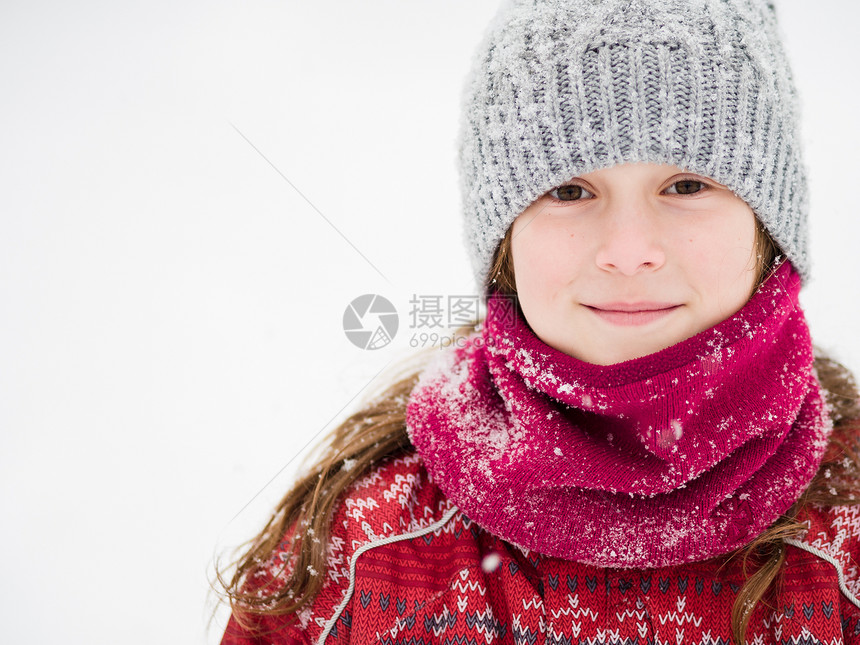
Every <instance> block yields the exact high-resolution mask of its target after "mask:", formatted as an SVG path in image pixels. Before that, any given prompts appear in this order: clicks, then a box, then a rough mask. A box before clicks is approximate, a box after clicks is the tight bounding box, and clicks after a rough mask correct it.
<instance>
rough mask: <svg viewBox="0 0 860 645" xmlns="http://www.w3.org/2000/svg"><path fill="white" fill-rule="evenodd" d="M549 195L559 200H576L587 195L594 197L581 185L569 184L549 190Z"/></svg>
mask: <svg viewBox="0 0 860 645" xmlns="http://www.w3.org/2000/svg"><path fill="white" fill-rule="evenodd" d="M549 195H550V197H552V198H553V199H555V200H557V201H560V202H576V201H579V200H581V199H585V198H588V197H594V195H592V194H591V193H590V192H588V191H587V190H585V188H583V187H582V186H577V185H576V184H570V185H569V186H559V187H558V188H553V189H552V190H551V191H549Z"/></svg>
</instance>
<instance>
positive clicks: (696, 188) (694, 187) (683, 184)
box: [666, 179, 708, 195]
mask: <svg viewBox="0 0 860 645" xmlns="http://www.w3.org/2000/svg"><path fill="white" fill-rule="evenodd" d="M707 187H708V185H707V184H706V183H705V182H703V181H698V180H696V179H682V180H680V181H676V182H675V183H674V184H672V185H671V186H669V187H668V188H667V189H666V192H667V193H669V194H670V195H695V194H696V193H699V192H701V191H703V190H704V189H705V188H707Z"/></svg>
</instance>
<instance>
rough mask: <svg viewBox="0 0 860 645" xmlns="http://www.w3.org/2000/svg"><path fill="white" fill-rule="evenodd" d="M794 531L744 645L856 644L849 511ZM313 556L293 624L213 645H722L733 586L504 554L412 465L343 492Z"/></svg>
mask: <svg viewBox="0 0 860 645" xmlns="http://www.w3.org/2000/svg"><path fill="white" fill-rule="evenodd" d="M805 519H806V521H807V523H808V525H809V527H810V528H809V530H808V531H807V533H806V535H805V536H804V537H803V539H802V540H792V541H789V547H788V555H787V558H786V561H785V565H784V575H783V582H782V585H781V587H780V593H779V595H778V596H777V606H776V607H775V608H768V607H765V606H764V604H763V603H759V605H758V607H757V609H756V611H755V613H754V615H753V617H752V619H751V621H750V627H749V630H748V633H747V641H748V642H749V643H791V644H800V643H804V644H807V643H809V644H811V643H827V644H828V645H829V644H834V643H858V644H860V608H858V607H860V601H858V597H860V571H858V560H860V508H858V507H856V506H854V507H839V508H833V509H813V510H811V511H810V512H809V513H808V515H807V517H806V518H805ZM572 539H576V536H572ZM327 553H328V565H327V569H326V571H321V572H319V573H318V574H317V575H323V576H325V581H324V584H323V588H322V591H321V592H320V594H319V595H318V596H317V597H316V599H315V600H314V602H313V604H312V605H311V606H310V607H308V608H307V609H306V610H305V611H303V612H301V613H300V615H299V617H298V618H299V620H298V624H292V625H288V624H287V622H288V621H286V620H285V619H284V618H265V619H260V620H259V623H258V624H257V625H256V631H257V634H256V635H255V633H254V631H253V630H252V631H246V630H243V629H241V628H240V627H239V625H238V624H237V622H236V621H235V620H234V619H231V621H230V623H229V625H228V626H227V630H226V632H225V634H224V639H223V641H222V645H240V644H241V645H248V644H251V643H254V644H262V643H278V644H294V643H326V644H327V645H336V644H342V643H352V644H356V643H361V644H365V643H381V644H391V645H394V644H403V645H406V644H408V645H422V644H424V643H428V644H429V643H445V644H457V645H478V644H483V643H486V644H487V645H490V644H493V643H495V644H498V645H502V644H508V643H511V644H518V645H519V644H523V645H526V644H527V645H538V644H544V643H552V644H561V643H564V644H566V645H573V644H584V643H588V644H591V645H595V644H598V643H619V644H622V643H623V644H630V645H632V644H646V643H654V644H658V643H672V644H673V645H682V644H684V643H691V644H718V643H719V644H723V643H725V644H728V643H731V642H732V638H731V609H732V604H733V602H734V599H735V596H736V594H737V591H738V589H739V588H740V585H741V584H742V583H743V580H744V577H743V574H742V571H741V566H740V563H739V562H737V561H729V562H728V563H727V562H726V560H725V559H724V558H718V559H714V560H708V561H705V562H699V563H694V564H688V565H683V566H676V567H666V568H660V569H647V570H645V569H604V568H599V567H593V566H589V565H585V564H579V563H576V562H570V561H564V560H559V559H557V558H551V557H548V556H544V555H541V554H539V553H536V552H534V551H528V550H522V549H520V548H518V547H514V546H512V545H510V544H508V543H506V542H504V541H503V540H500V539H499V538H496V537H494V536H492V535H490V534H489V533H487V532H486V531H484V530H482V529H481V528H480V527H479V526H478V525H476V524H475V523H474V522H472V521H470V520H469V519H468V518H467V517H466V516H465V515H463V513H462V512H460V511H459V510H458V509H457V508H456V507H455V506H454V505H453V504H452V503H451V502H450V501H449V500H448V499H447V498H446V497H445V495H444V493H442V491H441V490H440V489H439V488H438V487H437V486H435V485H434V484H433V483H432V482H431V481H429V480H428V476H427V472H426V470H425V469H424V467H423V465H422V462H421V459H420V458H419V457H417V456H416V455H411V456H409V457H406V458H402V459H397V460H393V461H390V462H388V463H386V464H385V465H383V466H382V467H380V468H377V469H376V470H374V471H373V472H371V473H370V474H368V475H366V476H365V477H363V478H361V479H360V480H358V481H357V482H356V483H355V484H354V485H353V486H352V488H351V489H350V490H349V491H348V492H347V493H346V494H345V496H344V498H343V500H342V501H341V502H340V503H339V505H338V506H337V507H336V510H335V516H334V519H333V524H332V536H331V539H330V541H329V544H328V551H327ZM281 562H282V557H280V555H278V556H276V557H275V558H273V560H272V561H271V562H270V563H269V570H268V571H263V572H262V575H263V576H267V575H271V572H273V571H276V570H277V569H279V568H280V567H281V566H282V565H281ZM294 622H295V621H294Z"/></svg>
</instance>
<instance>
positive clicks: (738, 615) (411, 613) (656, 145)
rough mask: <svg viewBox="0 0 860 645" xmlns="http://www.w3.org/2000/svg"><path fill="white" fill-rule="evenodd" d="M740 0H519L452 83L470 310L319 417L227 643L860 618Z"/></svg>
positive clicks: (781, 125) (784, 179)
mask: <svg viewBox="0 0 860 645" xmlns="http://www.w3.org/2000/svg"><path fill="white" fill-rule="evenodd" d="M776 33H777V28H776V24H775V16H774V10H773V6H772V4H771V3H769V2H764V1H760V0H518V1H516V2H513V3H511V4H510V5H509V6H507V7H506V8H505V9H503V10H502V12H501V13H500V14H499V17H498V19H497V20H496V21H495V22H494V24H493V25H491V28H490V29H489V31H488V33H487V36H486V38H485V41H484V43H483V45H482V47H481V49H480V53H479V56H478V57H477V59H476V62H475V66H474V70H473V72H472V75H471V77H470V80H469V83H468V86H467V95H466V101H465V103H464V108H465V115H464V127H463V132H462V136H461V143H460V163H461V171H462V179H463V195H464V202H465V222H466V232H467V235H466V238H467V244H468V249H469V253H470V256H471V258H472V261H473V265H474V267H475V271H476V275H477V276H478V277H479V279H480V280H481V281H482V284H483V287H484V293H483V295H484V296H485V297H486V305H487V314H486V318H485V320H484V321H483V323H482V324H481V325H479V326H478V327H477V328H476V329H473V330H470V331H469V333H468V335H467V336H465V337H463V338H461V339H460V341H461V342H459V343H458V344H457V345H456V346H455V347H452V348H450V349H448V350H445V351H441V352H438V356H437V358H435V359H434V360H432V361H430V362H429V363H428V364H427V365H425V366H424V368H423V369H422V370H421V371H420V373H417V374H412V375H410V376H408V377H406V378H404V379H403V380H401V381H399V382H397V383H395V384H394V385H392V386H391V387H390V388H389V389H388V390H387V392H386V393H385V394H384V395H383V396H382V397H381V398H379V399H377V400H376V401H374V402H373V403H372V404H371V405H369V406H368V407H367V408H365V409H363V410H361V411H360V412H357V413H356V414H354V415H353V416H351V417H350V418H349V419H347V420H346V421H345V422H344V423H343V424H342V425H341V426H340V427H339V428H338V429H337V430H336V431H335V432H334V433H333V435H332V437H331V438H330V441H329V445H330V450H329V451H328V453H327V455H326V456H325V458H324V459H323V460H322V461H321V463H319V464H318V465H317V466H316V467H315V468H314V469H313V470H312V472H311V473H310V474H309V475H307V476H306V477H304V478H303V479H302V480H300V481H299V482H298V483H297V484H296V485H295V487H294V488H293V490H292V491H290V493H289V494H288V495H287V496H286V497H285V498H284V500H283V502H282V503H281V505H280V506H279V508H278V509H277V511H276V513H275V515H274V516H273V518H272V520H271V521H270V522H269V524H268V525H267V526H266V527H265V529H264V530H263V532H262V533H261V534H260V535H259V536H258V537H257V538H255V539H254V540H253V541H252V543H251V547H250V549H249V550H248V552H247V553H246V554H245V556H244V557H243V558H242V559H241V560H240V561H239V562H238V565H237V568H236V570H235V573H234V574H233V575H232V576H231V577H230V578H229V579H228V580H227V582H226V588H227V593H228V595H229V598H230V600H231V602H232V606H233V617H232V619H231V621H230V623H229V625H228V627H227V630H226V632H225V635H224V641H223V642H224V643H230V644H233V643H235V644H238V643H328V644H333V643H346V642H350V643H478V642H484V641H486V643H493V642H495V643H530V644H533V643H562V642H564V643H610V642H611V643H669V642H671V643H676V644H677V645H680V644H682V643H729V642H736V643H742V642H755V643H766V642H767V643H770V642H780V643H782V642H786V643H801V642H802V643H819V642H821V643H841V642H857V643H860V571H858V568H857V562H858V560H860V513H858V507H857V506H856V505H855V501H856V500H855V495H856V494H858V488H860V482H858V476H860V462H858V459H857V454H856V449H857V444H858V432H860V406H858V393H857V390H856V388H855V386H854V383H853V380H852V378H851V376H850V374H848V373H847V372H846V370H845V369H844V368H842V367H841V366H839V365H838V364H837V363H835V362H833V361H831V360H829V359H827V358H825V357H823V356H814V355H813V347H812V342H811V339H810V336H809V331H808V328H807V326H806V323H805V320H804V316H803V312H802V311H801V310H800V308H799V306H798V292H799V290H800V287H801V285H802V283H803V282H804V281H805V280H806V279H807V278H808V275H809V258H808V257H807V240H806V238H807V224H806V211H807V195H806V178H805V174H804V169H803V165H802V160H801V154H800V148H799V141H798V134H797V123H796V107H795V100H796V97H795V91H794V88H793V85H792V80H791V76H790V73H789V70H788V67H787V63H786V59H785V55H784V53H783V49H782V46H781V44H780V42H779V40H778V38H777V35H776Z"/></svg>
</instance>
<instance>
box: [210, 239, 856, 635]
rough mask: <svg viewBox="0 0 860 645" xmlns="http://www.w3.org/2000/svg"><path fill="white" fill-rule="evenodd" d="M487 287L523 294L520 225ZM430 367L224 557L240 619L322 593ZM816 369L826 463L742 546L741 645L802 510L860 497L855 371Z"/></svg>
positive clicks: (773, 253) (772, 247)
mask: <svg viewBox="0 0 860 645" xmlns="http://www.w3.org/2000/svg"><path fill="white" fill-rule="evenodd" d="M753 253H754V254H755V257H756V261H757V266H758V280H757V284H756V287H757V286H758V285H759V284H761V282H762V281H763V280H764V279H766V277H767V276H768V275H769V273H770V271H771V270H772V267H773V265H774V263H775V260H776V259H777V257H778V249H777V246H776V244H775V243H774V242H773V240H772V239H771V238H770V236H769V235H768V234H767V231H766V230H765V229H764V228H763V227H762V226H761V225H760V224H758V222H757V226H756V242H755V246H754V249H753ZM484 286H485V291H486V293H494V292H495V293H501V294H506V295H511V296H515V295H516V281H515V275H514V265H513V258H512V254H511V228H509V229H508V232H507V234H506V235H505V237H504V239H503V240H502V241H501V243H500V244H499V246H498V248H497V249H496V253H495V255H494V258H493V263H492V266H491V269H490V271H489V273H488V274H487V277H486V281H485V284H484ZM474 327H475V325H469V326H466V327H461V328H460V329H459V330H457V332H456V334H457V335H458V336H462V335H465V334H468V333H470V332H471V331H473V330H474ZM428 355H429V354H428V353H425V354H424V357H426V356H428ZM416 363H417V365H416ZM422 366H423V357H418V359H417V360H416V361H415V363H413V364H412V365H411V367H407V368H406V369H405V370H404V371H403V372H401V374H400V376H399V377H398V378H396V379H394V381H393V383H392V384H391V385H390V386H388V388H387V389H385V390H384V391H383V392H382V393H381V394H380V395H379V396H378V397H376V398H375V399H373V400H372V401H370V402H369V403H367V404H366V405H365V406H364V407H363V408H362V409H360V410H358V411H357V412H355V413H354V414H352V415H351V416H350V417H349V418H347V419H346V420H345V421H344V422H343V423H341V424H340V425H339V426H338V427H337V428H335V429H334V430H333V431H332V432H331V434H330V435H329V436H328V437H327V439H326V440H325V441H324V447H325V448H326V449H325V450H324V451H323V453H322V456H321V457H319V458H318V460H317V462H316V463H315V464H314V465H313V466H312V467H311V468H310V470H309V472H308V474H306V475H304V476H303V477H301V478H300V479H299V480H298V481H297V482H296V483H295V485H294V486H293V488H292V489H291V490H290V491H289V492H288V493H287V494H286V495H285V496H284V498H283V499H282V500H281V502H280V503H279V504H278V506H277V508H276V509H275V512H274V514H273V515H272V517H271V519H270V520H269V521H268V523H267V524H266V526H265V527H264V528H263V530H262V531H261V532H260V534H259V535H257V536H256V537H255V538H253V539H252V540H250V541H249V542H248V543H247V544H246V545H245V547H244V551H243V552H242V555H241V556H240V557H239V558H238V559H237V560H236V561H235V563H234V564H233V565H232V566H228V567H225V568H221V567H220V566H218V565H216V570H217V582H218V584H219V585H220V586H221V588H222V589H223V595H224V596H225V597H226V598H227V599H228V600H229V602H230V605H231V608H232V611H233V615H234V617H235V618H236V620H237V621H239V622H240V624H243V625H246V626H250V625H251V623H252V622H253V618H254V616H257V615H284V616H286V617H287V620H290V619H291V618H295V615H296V614H297V613H298V612H299V611H300V610H301V609H302V608H304V607H305V606H307V605H308V604H309V603H310V602H311V601H312V600H313V598H314V597H315V596H316V595H317V593H319V591H320V589H321V587H322V584H323V579H324V577H323V576H322V575H315V573H316V572H321V571H324V570H325V566H326V553H325V548H326V544H327V543H328V540H329V537H330V528H329V524H330V520H331V515H332V512H333V510H334V507H335V505H336V503H337V501H338V499H339V498H340V496H341V495H342V494H343V493H344V491H346V490H347V489H348V488H349V487H350V486H351V485H352V484H353V483H354V482H355V481H356V480H357V479H358V478H360V477H361V476H363V475H365V474H366V473H367V472H368V471H370V470H371V469H372V468H374V467H375V466H377V465H379V464H381V463H382V462H384V461H386V460H389V459H392V458H396V457H399V456H404V455H407V454H409V453H411V452H412V451H413V450H414V449H413V447H412V445H411V443H410V441H409V437H408V435H407V433H406V402H407V400H408V397H409V394H410V392H411V391H412V389H413V388H414V387H415V383H416V381H417V379H418V375H419V374H420V372H421V368H422ZM815 369H816V371H817V374H818V378H819V381H820V382H821V385H822V388H823V389H824V391H825V395H826V398H827V401H828V404H829V405H830V408H831V416H832V419H833V422H834V430H833V434H832V435H831V439H830V444H829V447H828V450H827V453H826V454H825V456H824V461H823V462H822V464H821V467H820V468H819V470H818V473H817V474H816V476H815V478H814V479H813V481H812V483H811V484H810V485H809V487H808V488H807V490H806V491H805V492H804V494H803V495H802V496H801V498H800V499H799V500H798V501H797V502H796V503H795V504H794V506H792V508H791V509H790V510H789V511H788V512H787V513H786V514H785V515H784V516H782V517H780V518H779V519H778V520H777V521H776V522H775V523H774V524H773V525H772V526H771V527H770V528H768V529H767V530H766V531H764V532H763V533H762V534H761V535H759V536H758V537H757V538H756V539H755V540H754V541H753V542H752V543H751V544H749V545H747V546H746V547H744V548H743V549H741V550H740V551H739V552H738V553H736V554H734V556H735V557H740V558H741V559H742V563H743V570H744V572H745V574H746V573H747V572H748V571H751V573H750V574H749V575H748V577H747V579H746V582H745V583H744V585H743V586H742V587H741V589H740V591H739V593H738V597H737V599H736V600H735V604H734V607H733V610H732V631H733V634H734V637H735V640H736V641H737V642H738V643H743V642H744V640H745V637H746V631H747V626H748V624H749V621H750V618H751V617H752V615H753V612H754V610H755V608H756V606H757V605H758V604H759V603H760V602H762V601H763V600H765V601H766V596H768V595H769V594H772V593H774V588H775V587H777V586H778V585H776V584H774V583H775V582H777V581H778V577H779V572H780V570H781V567H782V563H783V561H784V560H785V555H786V547H785V543H784V542H783V539H784V538H787V537H792V536H795V535H797V534H798V533H799V531H800V530H801V529H802V528H803V525H802V524H801V523H799V522H798V521H797V519H796V518H797V516H798V513H799V512H800V510H801V509H802V508H803V507H804V506H806V505H807V504H812V503H815V504H823V505H831V506H832V505H840V504H854V503H858V501H857V500H855V499H854V492H855V491H857V490H858V484H860V456H859V455H858V433H860V403H858V400H860V394H858V390H857V386H856V384H855V382H854V379H853V377H852V376H851V374H850V372H849V371H848V370H847V369H846V368H844V367H843V366H842V365H840V364H839V363H837V362H835V361H833V360H831V359H829V358H827V357H825V356H823V355H817V356H816V358H815ZM285 542H286V544H287V551H286V553H284V554H280V555H279V557H278V558H277V559H276V560H277V561H276V563H275V564H274V568H275V572H274V575H270V576H263V578H262V580H263V582H262V583H260V582H257V581H256V580H257V578H256V576H255V574H256V573H258V572H259V571H261V570H263V569H268V570H270V571H271V569H272V566H273V558H274V555H275V554H276V553H278V552H279V551H281V550H282V544H284V543H285ZM219 564H220V563H219ZM766 604H770V603H769V602H766Z"/></svg>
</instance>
